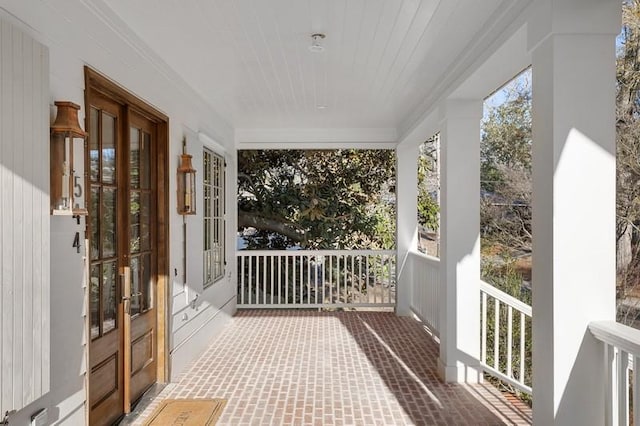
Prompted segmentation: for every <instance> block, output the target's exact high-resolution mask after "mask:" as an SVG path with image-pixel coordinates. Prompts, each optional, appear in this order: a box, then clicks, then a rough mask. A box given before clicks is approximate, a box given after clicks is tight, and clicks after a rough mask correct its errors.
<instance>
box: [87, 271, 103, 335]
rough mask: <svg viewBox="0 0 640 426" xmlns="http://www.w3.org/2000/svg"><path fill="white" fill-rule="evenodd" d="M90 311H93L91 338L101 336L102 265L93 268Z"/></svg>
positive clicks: (90, 287)
mask: <svg viewBox="0 0 640 426" xmlns="http://www.w3.org/2000/svg"><path fill="white" fill-rule="evenodd" d="M89 291H90V292H91V293H90V294H89V310H90V311H91V338H92V339H94V338H96V337H98V336H99V335H100V265H93V266H91V284H90V286H89Z"/></svg>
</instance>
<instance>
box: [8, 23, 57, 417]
mask: <svg viewBox="0 0 640 426" xmlns="http://www.w3.org/2000/svg"><path fill="white" fill-rule="evenodd" d="M48 141H49V55H48V50H47V48H46V47H44V46H43V45H41V44H40V43H38V42H36V41H34V40H33V39H32V38H30V37H29V36H27V35H25V34H24V33H22V32H21V31H19V30H18V29H16V28H15V27H13V26H12V25H10V24H9V23H8V22H6V21H3V20H0V367H1V368H0V387H1V389H2V392H1V398H0V413H2V415H4V412H5V411H12V410H19V409H21V408H23V407H25V406H26V405H28V404H29V403H31V402H33V401H35V400H36V399H37V398H39V397H40V396H42V395H43V394H45V393H47V392H48V391H49V368H50V365H49V364H50V359H49V333H50V328H49V282H50V272H49V240H50V232H49V143H48ZM0 417H2V416H1V415H0Z"/></svg>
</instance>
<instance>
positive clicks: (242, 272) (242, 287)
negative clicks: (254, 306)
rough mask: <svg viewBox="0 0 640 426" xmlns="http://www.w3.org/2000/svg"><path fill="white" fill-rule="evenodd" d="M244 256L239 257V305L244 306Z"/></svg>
mask: <svg viewBox="0 0 640 426" xmlns="http://www.w3.org/2000/svg"><path fill="white" fill-rule="evenodd" d="M244 259H245V257H244V256H240V271H241V273H240V304H241V305H244V277H245V273H244Z"/></svg>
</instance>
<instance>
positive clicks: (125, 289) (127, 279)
mask: <svg viewBox="0 0 640 426" xmlns="http://www.w3.org/2000/svg"><path fill="white" fill-rule="evenodd" d="M120 279H121V280H122V303H123V304H124V306H123V308H124V313H125V314H126V315H130V314H131V268H129V267H128V266H123V267H122V269H121V271H120Z"/></svg>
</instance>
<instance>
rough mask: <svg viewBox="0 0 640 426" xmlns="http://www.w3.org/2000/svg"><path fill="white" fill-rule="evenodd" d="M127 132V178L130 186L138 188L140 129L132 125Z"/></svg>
mask: <svg viewBox="0 0 640 426" xmlns="http://www.w3.org/2000/svg"><path fill="white" fill-rule="evenodd" d="M129 133H130V138H131V139H130V141H129V143H130V145H129V146H130V148H129V166H130V167H131V169H130V171H129V176H130V177H129V179H130V182H131V187H132V188H140V130H139V129H136V128H134V127H132V128H131V129H130V132H129Z"/></svg>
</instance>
